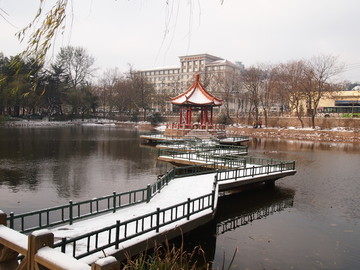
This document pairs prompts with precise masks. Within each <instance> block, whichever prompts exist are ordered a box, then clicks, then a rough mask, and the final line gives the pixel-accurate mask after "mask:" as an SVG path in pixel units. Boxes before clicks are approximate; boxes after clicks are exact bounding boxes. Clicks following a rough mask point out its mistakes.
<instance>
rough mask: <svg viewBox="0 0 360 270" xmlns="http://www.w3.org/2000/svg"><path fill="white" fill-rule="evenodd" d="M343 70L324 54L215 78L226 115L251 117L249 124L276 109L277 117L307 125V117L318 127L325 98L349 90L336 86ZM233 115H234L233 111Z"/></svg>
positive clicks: (332, 57)
mask: <svg viewBox="0 0 360 270" xmlns="http://www.w3.org/2000/svg"><path fill="white" fill-rule="evenodd" d="M341 71H342V65H341V64H339V62H338V60H337V58H336V57H334V56H331V55H320V56H316V57H313V58H311V59H305V60H297V61H289V62H287V63H280V64H277V65H265V64H258V65H256V66H251V67H248V68H246V69H245V70H243V71H242V72H230V73H223V74H217V75H216V74H215V75H213V76H214V77H215V78H213V81H214V80H215V81H216V83H217V89H218V95H219V97H220V98H223V100H224V106H223V111H224V113H223V116H225V119H226V118H230V117H231V115H232V116H235V117H240V116H242V117H244V116H247V118H248V123H251V122H252V121H256V122H259V119H260V118H262V119H263V120H264V124H265V125H267V122H268V116H269V114H270V113H271V112H272V110H273V109H274V108H275V109H277V114H285V113H286V114H293V115H296V117H297V118H298V119H299V121H300V122H301V125H302V126H304V122H303V117H304V116H308V117H310V118H311V122H312V127H315V118H316V114H317V108H318V105H319V102H320V99H321V98H324V97H325V96H331V93H332V92H333V91H339V90H346V89H347V87H348V85H349V84H350V83H345V82H343V83H335V77H336V75H338V74H339V73H341ZM231 107H232V108H233V109H232V112H230V108H231Z"/></svg>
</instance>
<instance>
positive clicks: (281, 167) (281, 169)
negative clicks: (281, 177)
mask: <svg viewBox="0 0 360 270" xmlns="http://www.w3.org/2000/svg"><path fill="white" fill-rule="evenodd" d="M282 171H283V163H282V162H281V163H280V172H282Z"/></svg>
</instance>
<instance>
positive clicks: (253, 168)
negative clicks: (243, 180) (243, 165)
mask: <svg viewBox="0 0 360 270" xmlns="http://www.w3.org/2000/svg"><path fill="white" fill-rule="evenodd" d="M254 175H255V166H253V167H252V177H254Z"/></svg>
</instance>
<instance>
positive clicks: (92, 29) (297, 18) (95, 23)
mask: <svg viewBox="0 0 360 270" xmlns="http://www.w3.org/2000/svg"><path fill="white" fill-rule="evenodd" d="M69 1H70V0H69ZM47 2H48V4H51V5H52V4H54V3H55V0H51V1H49V0H48V1H47ZM221 2H222V1H221V0H168V1H166V0H117V1H116V0H73V1H70V5H69V9H68V16H67V20H66V32H65V34H64V35H59V36H58V37H57V40H56V45H55V47H54V50H53V51H52V52H51V53H52V54H53V55H56V53H57V50H58V48H59V47H60V46H67V45H73V46H81V47H84V48H86V49H87V51H88V53H89V54H91V55H92V56H94V57H95V60H96V62H95V65H96V66H97V67H98V68H99V72H101V71H103V70H105V69H110V68H115V67H118V68H119V69H120V71H123V72H125V71H127V70H128V64H131V65H133V67H134V68H135V69H138V70H140V69H149V68H155V67H162V66H179V58H178V56H183V55H188V54H198V53H209V54H212V55H215V56H219V57H222V58H225V59H227V60H230V61H241V62H243V64H244V65H245V66H246V67H249V66H251V65H256V64H258V63H269V64H271V63H272V64H277V63H280V62H287V61H290V60H300V59H309V58H311V57H312V56H317V55H320V54H330V55H334V56H337V57H338V59H339V62H341V63H344V64H345V65H346V68H345V72H343V73H342V74H341V77H340V78H339V79H342V80H350V81H360V35H359V34H360V21H359V12H360V1H359V0H224V1H223V4H221ZM38 3H39V0H0V9H2V10H3V11H2V12H1V10H0V12H1V13H0V14H1V15H2V16H4V17H5V19H6V20H7V21H6V20H5V19H4V18H3V17H0V26H1V28H0V30H1V31H0V44H1V45H0V52H1V51H2V52H3V53H4V55H5V56H12V55H15V54H17V53H19V52H20V51H21V49H22V48H23V45H20V44H19V42H18V40H17V39H16V37H15V33H16V32H17V31H18V30H20V29H21V28H23V27H24V26H25V25H26V24H27V23H29V22H30V21H31V19H32V18H33V17H34V16H35V13H36V10H37V7H38ZM167 3H168V4H167ZM4 11H5V12H6V14H5V13H4Z"/></svg>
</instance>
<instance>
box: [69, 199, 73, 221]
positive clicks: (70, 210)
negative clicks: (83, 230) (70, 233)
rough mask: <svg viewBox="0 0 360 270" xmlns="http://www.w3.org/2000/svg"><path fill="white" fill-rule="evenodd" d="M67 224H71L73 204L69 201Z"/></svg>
mask: <svg viewBox="0 0 360 270" xmlns="http://www.w3.org/2000/svg"><path fill="white" fill-rule="evenodd" d="M69 224H70V225H72V224H73V202H72V200H70V201H69Z"/></svg>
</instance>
